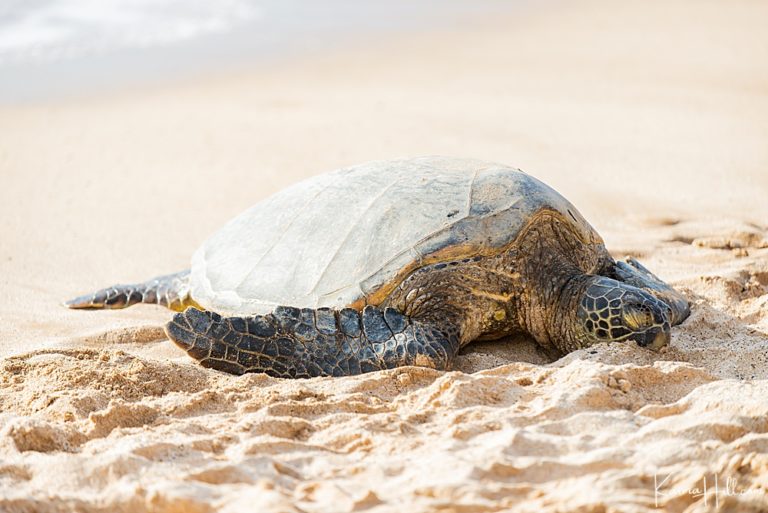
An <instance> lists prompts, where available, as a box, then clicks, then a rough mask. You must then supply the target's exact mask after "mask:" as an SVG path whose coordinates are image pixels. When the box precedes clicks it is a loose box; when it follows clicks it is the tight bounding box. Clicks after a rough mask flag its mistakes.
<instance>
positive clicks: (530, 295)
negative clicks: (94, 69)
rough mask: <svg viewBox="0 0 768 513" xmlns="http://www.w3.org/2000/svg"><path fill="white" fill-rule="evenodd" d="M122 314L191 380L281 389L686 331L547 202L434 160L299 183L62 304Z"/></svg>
mask: <svg viewBox="0 0 768 513" xmlns="http://www.w3.org/2000/svg"><path fill="white" fill-rule="evenodd" d="M139 302H144V303H157V304H161V305H165V306H167V307H169V308H171V309H174V310H177V311H179V312H181V313H178V314H176V315H175V316H174V317H173V319H172V320H171V321H170V322H169V323H168V324H167V326H166V332H167V334H168V337H169V338H170V339H171V340H173V341H174V342H175V343H176V344H178V345H179V346H180V347H182V348H183V349H185V350H186V351H187V353H188V354H189V355H190V356H192V357H193V358H195V359H197V360H199V361H200V362H201V363H202V364H203V365H204V366H206V367H211V368H214V369H219V370H223V371H227V372H231V373H235V374H241V373H244V372H265V373H267V374H270V375H273V376H282V377H291V378H298V377H313V376H328V375H332V376H342V375H352V374H359V373H362V372H369V371H374V370H379V369H387V368H393V367H398V366H403V365H420V366H428V367H434V368H437V369H448V368H450V367H451V364H452V362H453V360H454V358H455V357H456V354H457V353H458V351H459V349H460V348H461V347H462V346H463V345H465V344H468V343H469V342H471V341H473V340H477V339H497V338H501V337H503V336H506V335H510V334H513V333H527V334H529V335H530V336H532V337H533V338H534V339H535V340H536V341H537V342H538V343H539V344H540V345H541V346H542V347H543V348H544V349H545V350H546V351H547V352H549V353H551V354H564V353H567V352H570V351H573V350H576V349H579V348H583V347H588V346H590V345H592V344H595V343H598V342H610V341H614V342H630V341H633V342H636V343H637V344H638V345H640V346H645V347H649V348H652V349H658V348H660V347H662V346H664V345H666V344H667V343H668V342H669V338H670V335H669V333H670V326H671V325H675V324H678V323H680V322H682V321H683V320H684V319H685V318H686V317H687V316H688V314H689V309H688V302H687V301H686V300H685V298H684V297H683V296H682V295H680V294H679V293H678V292H676V291H675V290H674V289H673V288H671V287H670V286H669V285H667V284H665V283H664V282H662V281H661V280H659V279H658V278H657V277H656V276H654V275H653V274H652V273H651V272H650V271H648V270H647V269H645V268H644V267H643V266H642V265H640V264H639V263H638V262H636V261H635V260H632V259H630V260H628V261H627V262H616V261H614V259H613V258H612V257H611V256H610V255H609V254H608V252H607V251H606V249H605V246H604V244H603V241H602V239H601V238H600V236H599V235H598V234H597V232H595V230H594V229H593V228H592V227H591V226H590V225H589V223H587V221H586V220H584V218H583V217H582V216H581V214H579V212H578V211H577V210H576V208H574V207H573V205H571V204H570V203H569V202H568V201H566V200H565V199H564V198H563V197H562V196H560V195H559V194H558V193H557V192H555V191H554V190H553V189H551V188H550V187H548V186H547V185H545V184H543V183H542V182H540V181H538V180H537V179H535V178H533V177H532V176H530V175H527V174H525V173H523V172H522V171H519V170H517V169H514V168H510V167H506V166H502V165H499V164H492V163H487V162H480V161H476V160H468V159H454V158H446V157H421V158H414V159H404V160H394V161H378V162H370V163H367V164H362V165H360V166H355V167H352V168H347V169H342V170H339V171H336V172H332V173H327V174H324V175H319V176H317V177H314V178H312V179H309V180H305V181H304V182H301V183H299V184H296V185H294V186H293V187H290V188H288V189H286V190H284V191H282V192H280V193H278V194H275V195H273V196H271V197H270V198H267V199H265V200H263V201H262V202H260V203H258V204H257V205H255V206H254V207H252V208H251V209H249V210H247V211H246V212H244V213H243V214H241V215H240V216H238V217H236V218H235V219H233V220H232V221H230V222H229V223H227V224H226V225H225V226H224V227H223V228H222V229H221V230H219V231H218V232H217V233H215V234H214V235H213V236H212V237H211V238H210V239H208V241H206V242H205V243H204V244H203V245H202V247H201V248H200V249H199V250H198V251H197V252H196V253H195V255H194V256H193V258H192V267H191V270H190V271H183V272H181V273H176V274H172V275H168V276H161V277H159V278H155V279H154V280H150V281H148V282H146V283H143V284H138V285H116V286H114V287H110V288H108V289H103V290H100V291H98V292H95V293H94V294H91V295H86V296H81V297H79V298H76V299H73V300H71V301H69V302H68V303H67V304H68V306H69V307H70V308H124V307H126V306H130V305H131V304H134V303H139ZM217 312H218V313H217Z"/></svg>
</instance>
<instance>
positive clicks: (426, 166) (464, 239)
mask: <svg viewBox="0 0 768 513" xmlns="http://www.w3.org/2000/svg"><path fill="white" fill-rule="evenodd" d="M542 208H549V209H554V210H558V211H560V212H561V213H562V214H563V216H564V217H565V218H566V219H571V220H572V221H573V223H574V225H575V226H577V227H578V229H579V230H580V231H581V232H582V233H583V235H584V237H585V240H592V239H594V238H595V237H598V236H597V234H596V233H594V230H593V229H592V227H591V226H589V224H588V223H587V222H586V221H585V220H584V219H583V217H582V216H581V215H580V214H579V213H578V211H577V210H576V209H575V208H574V207H573V206H572V205H571V204H570V203H569V202H568V201H566V200H565V199H564V198H563V197H562V196H560V195H559V194H558V193H557V192H555V191H554V190H553V189H551V188H550V187H548V186H547V185H545V184H543V183H542V182H540V181H539V180H537V179H535V178H533V177H531V176H530V175H527V174H525V173H523V172H522V171H520V170H517V169H514V168H510V167H506V166H503V165H500V164H493V163H488V162H482V161H478V160H470V159H457V158H449V157H419V158H412V159H402V160H390V161H376V162H369V163H366V164H361V165H358V166H354V167H350V168H346V169H341V170H338V171H334V172H331V173H326V174H323V175H319V176H316V177H313V178H311V179H308V180H305V181H303V182H300V183H298V184H296V185H294V186H292V187H289V188H287V189H285V190H283V191H281V192H279V193H277V194H275V195H273V196H271V197H269V198H267V199H265V200H263V201H261V202H259V203H257V204H256V205H255V206H253V207H251V208H250V209H248V210H246V211H245V212H243V213H242V214H240V215H239V216H237V217H235V218H234V219H232V220H231V221H230V222H228V223H227V224H226V225H224V227H223V228H221V229H220V230H219V231H218V232H216V233H215V234H214V235H213V236H211V237H210V238H209V239H208V240H207V241H206V242H205V243H204V244H203V245H202V247H200V249H198V251H197V252H196V253H195V255H194V256H193V258H192V297H193V298H194V299H195V300H196V301H197V302H198V303H200V304H201V305H202V306H204V307H205V308H208V309H212V310H215V311H220V312H225V313H229V314H242V315H247V314H255V313H264V312H266V311H270V310H271V309H272V308H273V307H274V306H275V305H291V306H297V307H309V308H317V307H323V306H328V307H341V306H345V305H348V304H351V303H353V302H354V301H356V300H358V299H360V298H361V297H362V296H363V295H369V294H371V293H372V292H374V291H376V290H377V289H378V288H380V287H381V286H382V285H384V284H387V283H388V282H390V281H391V280H393V278H394V277H395V276H396V275H397V273H398V271H400V270H401V269H403V268H404V267H405V266H408V265H410V264H412V263H413V262H414V261H416V262H418V261H420V260H421V259H424V258H425V257H429V256H430V255H432V254H434V253H435V252H437V251H440V250H443V249H446V248H448V247H451V246H459V245H460V246H461V247H462V248H465V249H462V251H466V253H467V254H465V255H464V256H467V257H468V256H472V253H473V251H477V250H478V249H479V248H486V249H487V248H500V247H503V246H506V245H508V244H509V243H510V242H512V241H513V240H514V239H515V237H516V235H517V233H518V232H519V230H520V228H521V227H522V226H524V225H525V223H526V221H527V220H528V219H530V217H531V215H532V214H534V213H535V212H537V211H538V210H540V209H542ZM473 248H474V249H473Z"/></svg>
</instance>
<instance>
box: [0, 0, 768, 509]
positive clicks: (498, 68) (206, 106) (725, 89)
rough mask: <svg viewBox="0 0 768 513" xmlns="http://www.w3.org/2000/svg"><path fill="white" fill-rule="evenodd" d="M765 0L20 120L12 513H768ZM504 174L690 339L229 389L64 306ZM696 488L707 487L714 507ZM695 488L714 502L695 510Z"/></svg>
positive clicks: (328, 62) (503, 346)
mask: <svg viewBox="0 0 768 513" xmlns="http://www.w3.org/2000/svg"><path fill="white" fill-rule="evenodd" d="M767 19H768V4H765V3H763V2H756V1H748V0H735V1H732V2H718V1H693V0H673V1H670V2H661V1H653V2H644V3H630V2H609V1H607V0H585V1H581V0H579V1H577V2H567V3H566V2H555V3H552V4H549V5H548V7H546V8H545V7H544V6H541V7H539V6H536V5H528V4H523V5H522V6H521V7H520V8H519V9H517V10H514V11H512V12H510V13H505V14H504V15H503V16H497V17H496V18H495V19H487V20H482V19H476V18H473V19H472V20H471V22H469V21H468V22H467V23H464V24H462V26H455V27H443V28H435V29H432V30H428V31H426V30H425V31H421V32H419V33H413V32H404V33H402V34H398V35H397V37H394V36H393V37H391V38H382V39H379V40H377V41H368V42H366V43H365V44H364V45H362V44H361V45H360V46H357V47H354V48H345V49H336V50H333V51H331V50H329V51H327V52H323V53H321V54H319V55H312V56H311V57H310V56H305V57H293V58H291V59H286V60H284V61H281V62H279V63H271V64H270V65H269V66H265V67H264V68H263V69H261V70H260V71H249V72H245V71H244V72H241V73H231V74H226V75H216V76H210V77H200V78H199V79H196V80H186V81H183V82H182V83H169V84H166V85H162V86H158V85H153V86H146V87H143V88H142V87H135V88H133V89H132V90H130V91H122V92H114V93H109V94H107V93H105V94H101V95H89V96H87V97H79V98H78V97H74V98H71V99H67V100H57V101H48V102H42V101H41V102H37V103H35V104H27V105H18V106H12V105H7V106H0V177H2V185H1V186H0V219H2V225H1V226H0V321H2V322H0V367H2V373H0V511H8V512H49V511H50V512H58V511H62V512H63V511H77V512H114V511H125V512H129V511H130V512H145V511H146V512H153V513H156V512H163V513H171V512H213V511H222V512H243V511H275V512H311V513H314V512H318V513H319V512H329V513H330V512H340V511H344V512H346V511H371V512H375V513H379V512H382V513H383V512H389V511H392V512H395V511H397V512H400V511H419V512H421V511H424V512H438V511H440V512H457V513H459V512H495V511H515V512H517V511H522V512H528V511H530V512H582V513H587V512H594V513H597V512H652V511H671V512H686V513H694V512H695V513H699V512H705V511H715V510H717V511H738V512H760V511H766V510H767V509H766V508H767V507H766V506H765V505H766V504H768V456H766V453H768V420H767V419H768V402H766V400H765V398H766V397H768V201H766V197H768V144H766V142H768V67H766V66H765V63H766V62H768V31H766V30H765V20H767ZM432 154H439V155H456V156H466V157H474V158H480V159H484V160H490V161H498V162H503V163H506V164H510V165H513V166H516V167H519V168H522V169H523V170H525V171H527V172H529V173H531V174H533V175H535V176H537V177H538V178H540V179H541V180H543V181H545V182H546V183H548V184H549V185H551V186H553V187H554V188H556V189H557V190H558V191H559V192H561V193H562V194H563V195H564V196H565V197H566V198H568V199H569V200H570V201H571V202H573V203H574V204H575V205H576V206H577V207H578V209H579V210H580V211H581V213H582V214H583V215H584V216H585V217H586V218H587V219H588V220H589V221H590V223H591V224H592V225H593V226H594V227H595V228H596V229H597V230H598V231H599V232H600V233H601V235H602V236H603V238H604V239H605V241H606V244H607V246H608V248H609V250H610V251H611V252H612V254H613V255H614V256H615V257H616V258H622V257H624V256H627V255H629V256H634V257H636V258H638V259H639V260H640V261H641V262H643V264H645V265H646V266H647V267H649V268H650V269H652V270H653V271H654V272H656V273H657V274H658V275H659V276H661V277H662V278H663V279H665V280H667V281H669V282H670V283H672V284H673V285H674V286H675V287H677V288H678V289H679V290H681V291H682V292H683V293H685V295H686V296H687V297H688V299H689V300H690V302H691V304H692V314H691V316H690V318H689V319H688V320H687V321H686V322H685V323H684V324H683V325H681V326H679V327H677V328H675V329H674V330H673V340H672V344H671V346H670V347H668V348H667V349H666V350H664V351H663V352H662V353H658V354H657V353H653V352H650V351H647V350H644V349H641V348H638V347H629V346H622V345H598V346H595V347H592V348H589V349H584V350H580V351H577V352H575V353H572V354H570V355H568V356H566V357H565V358H563V359H561V360H559V361H556V362H549V361H546V360H545V359H543V357H542V356H541V354H540V353H539V352H537V351H536V349H535V346H534V343H533V342H532V341H530V340H527V339H525V338H516V339H512V340H506V341H503V342H493V343H490V342H487V343H481V344H474V345H471V346H469V347H468V348H466V349H465V350H464V351H463V354H462V355H461V356H460V358H459V363H458V365H457V368H456V370H454V371H452V372H448V373H442V372H437V371H433V370H429V369H420V368H403V369H397V370H393V371H386V372H379V373H372V374H367V375H362V376H356V377H349V378H328V379H326V378H319V379H312V380H297V381H288V380H279V379H274V378H270V377H267V376H264V375H246V376H242V377H234V376H230V375H226V374H223V373H219V372H216V371H211V370H206V369H203V368H200V367H199V366H197V365H196V364H194V362H192V361H191V360H190V359H189V358H188V357H187V356H186V355H185V354H184V353H183V352H182V351H181V350H180V349H178V348H176V347H175V346H174V345H173V344H171V343H170V342H169V341H167V340H166V339H165V336H164V334H163V331H162V325H163V324H164V323H165V322H166V321H167V320H168V319H169V317H170V312H168V311H167V310H164V309H162V308H159V307H155V306H149V305H138V306H136V307H133V308H130V309H127V310H114V311H95V312H83V311H71V310H68V309H66V308H64V307H63V306H62V305H61V303H62V302H63V301H64V300H66V299H68V298H70V297H72V296H75V295H77V294H80V293H84V292H87V291H89V290H93V289H96V288H100V287H103V286H107V285H111V284H113V283H118V282H120V283H130V282H136V281H143V280H145V279H148V278H150V277H152V276H155V275H160V274H164V273H170V272H174V271H178V270H182V269H185V268H187V267H188V266H189V259H190V257H191V255H192V253H193V251H194V250H195V249H196V248H197V246H198V245H199V244H200V243H201V242H202V241H203V240H204V239H205V238H206V237H207V236H208V235H210V234H211V233H212V232H213V231H214V230H216V229H217V228H218V227H219V226H221V225H222V224H223V223H224V222H225V221H227V220H228V219H230V218H231V217H232V216H234V215H236V214H238V213H239V212H241V211H242V210H244V209H245V208H247V207H249V206H250V205H252V204H253V203H255V202H256V201H258V200H260V199H262V198H265V197H266V196H268V195H269V194H271V193H273V192H275V191H277V190H280V189H281V188H283V187H285V186H287V185H289V184H292V183H295V182H296V181H299V180H301V179H304V178H306V177H309V176H312V175H314V174H317V173H321V172H324V171H328V170H331V169H334V168H338V167H342V166H347V165H352V164H356V163H360V162H365V161H369V160H374V159H389V158H396V157H404V156H415V155H432ZM705 488H706V492H705V491H704V489H705ZM697 490H698V493H697Z"/></svg>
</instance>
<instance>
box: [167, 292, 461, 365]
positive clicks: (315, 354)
mask: <svg viewBox="0 0 768 513" xmlns="http://www.w3.org/2000/svg"><path fill="white" fill-rule="evenodd" d="M165 329H166V333H167V334H168V337H169V338H170V339H171V340H173V341H174V342H175V343H176V344H177V345H178V346H180V347H181V348H182V349H184V350H185V351H186V352H187V353H188V354H189V355H190V356H192V357H193V358H195V359H196V360H199V361H200V363H201V364H202V365H203V366H204V367H210V368H213V369H217V370H221V371H225V372H230V373H232V374H243V373H246V372H264V373H266V374H269V375H271V376H275V377H284V378H311V377H316V376H350V375H355V374H362V373H365V372H372V371H377V370H382V369H391V368H395V367H401V366H404V365H417V366H422V367H432V368H436V369H441V370H444V369H448V368H449V367H450V366H451V363H452V362H453V360H454V358H455V356H456V354H457V353H458V350H459V338H458V330H451V329H448V330H446V329H440V328H438V327H436V326H432V325H430V324H428V323H422V322H420V321H418V320H414V319H411V318H409V317H407V316H405V315H403V314H401V313H399V312H397V311H396V310H394V309H391V308H387V309H384V310H382V309H379V308H376V307H373V306H367V307H365V309H364V310H363V311H362V312H358V311H357V310H354V309H351V308H344V309H342V310H331V309H329V308H320V309H317V310H313V309H308V308H304V309H298V308H292V307H283V306H280V307H277V308H276V309H275V310H274V312H273V313H271V314H268V315H257V316H252V317H229V318H224V317H221V316H220V315H218V314H216V313H213V312H208V311H201V310H198V309H196V308H189V309H187V310H186V311H185V312H184V313H180V314H176V315H175V316H174V317H173V320H172V321H171V322H169V323H168V324H167V325H166V328H165Z"/></svg>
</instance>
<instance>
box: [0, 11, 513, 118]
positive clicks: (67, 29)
mask: <svg viewBox="0 0 768 513" xmlns="http://www.w3.org/2000/svg"><path fill="white" fill-rule="evenodd" d="M511 3H513V2H511V1H505V0H474V1H473V0H387V1H372V0H325V1H319V0H208V1H206V0H2V1H0V102H2V103H18V102H28V101H36V100H41V99H48V98H55V97H59V96H67V95H78V94H80V95H82V94H89V93H91V92H93V91H99V90H104V89H114V88H120V87H125V86H131V85H141V84H146V83H151V82H154V81H163V80H169V79H179V78H181V79H183V78H185V77H200V76H205V75H207V74H210V73H217V72H223V71H228V70H238V69H254V68H258V66H263V65H264V64H265V63H267V62H268V61H270V60H274V59H280V58H284V57H285V56H289V55H297V54H306V53H311V52H313V51H321V50H323V49H327V48H330V47H334V46H341V45H345V44H354V43H355V41H356V40H360V39H370V38H372V37H378V38H384V37H395V36H396V34H397V33H398V32H400V31H409V30H410V31H412V30H419V29H421V28H432V27H439V26H447V25H451V24H461V23H463V22H464V21H465V20H466V19H468V18H470V17H471V16H473V15H481V14H486V13H490V12H495V11H499V10H504V9H508V6H509V4H511Z"/></svg>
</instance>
